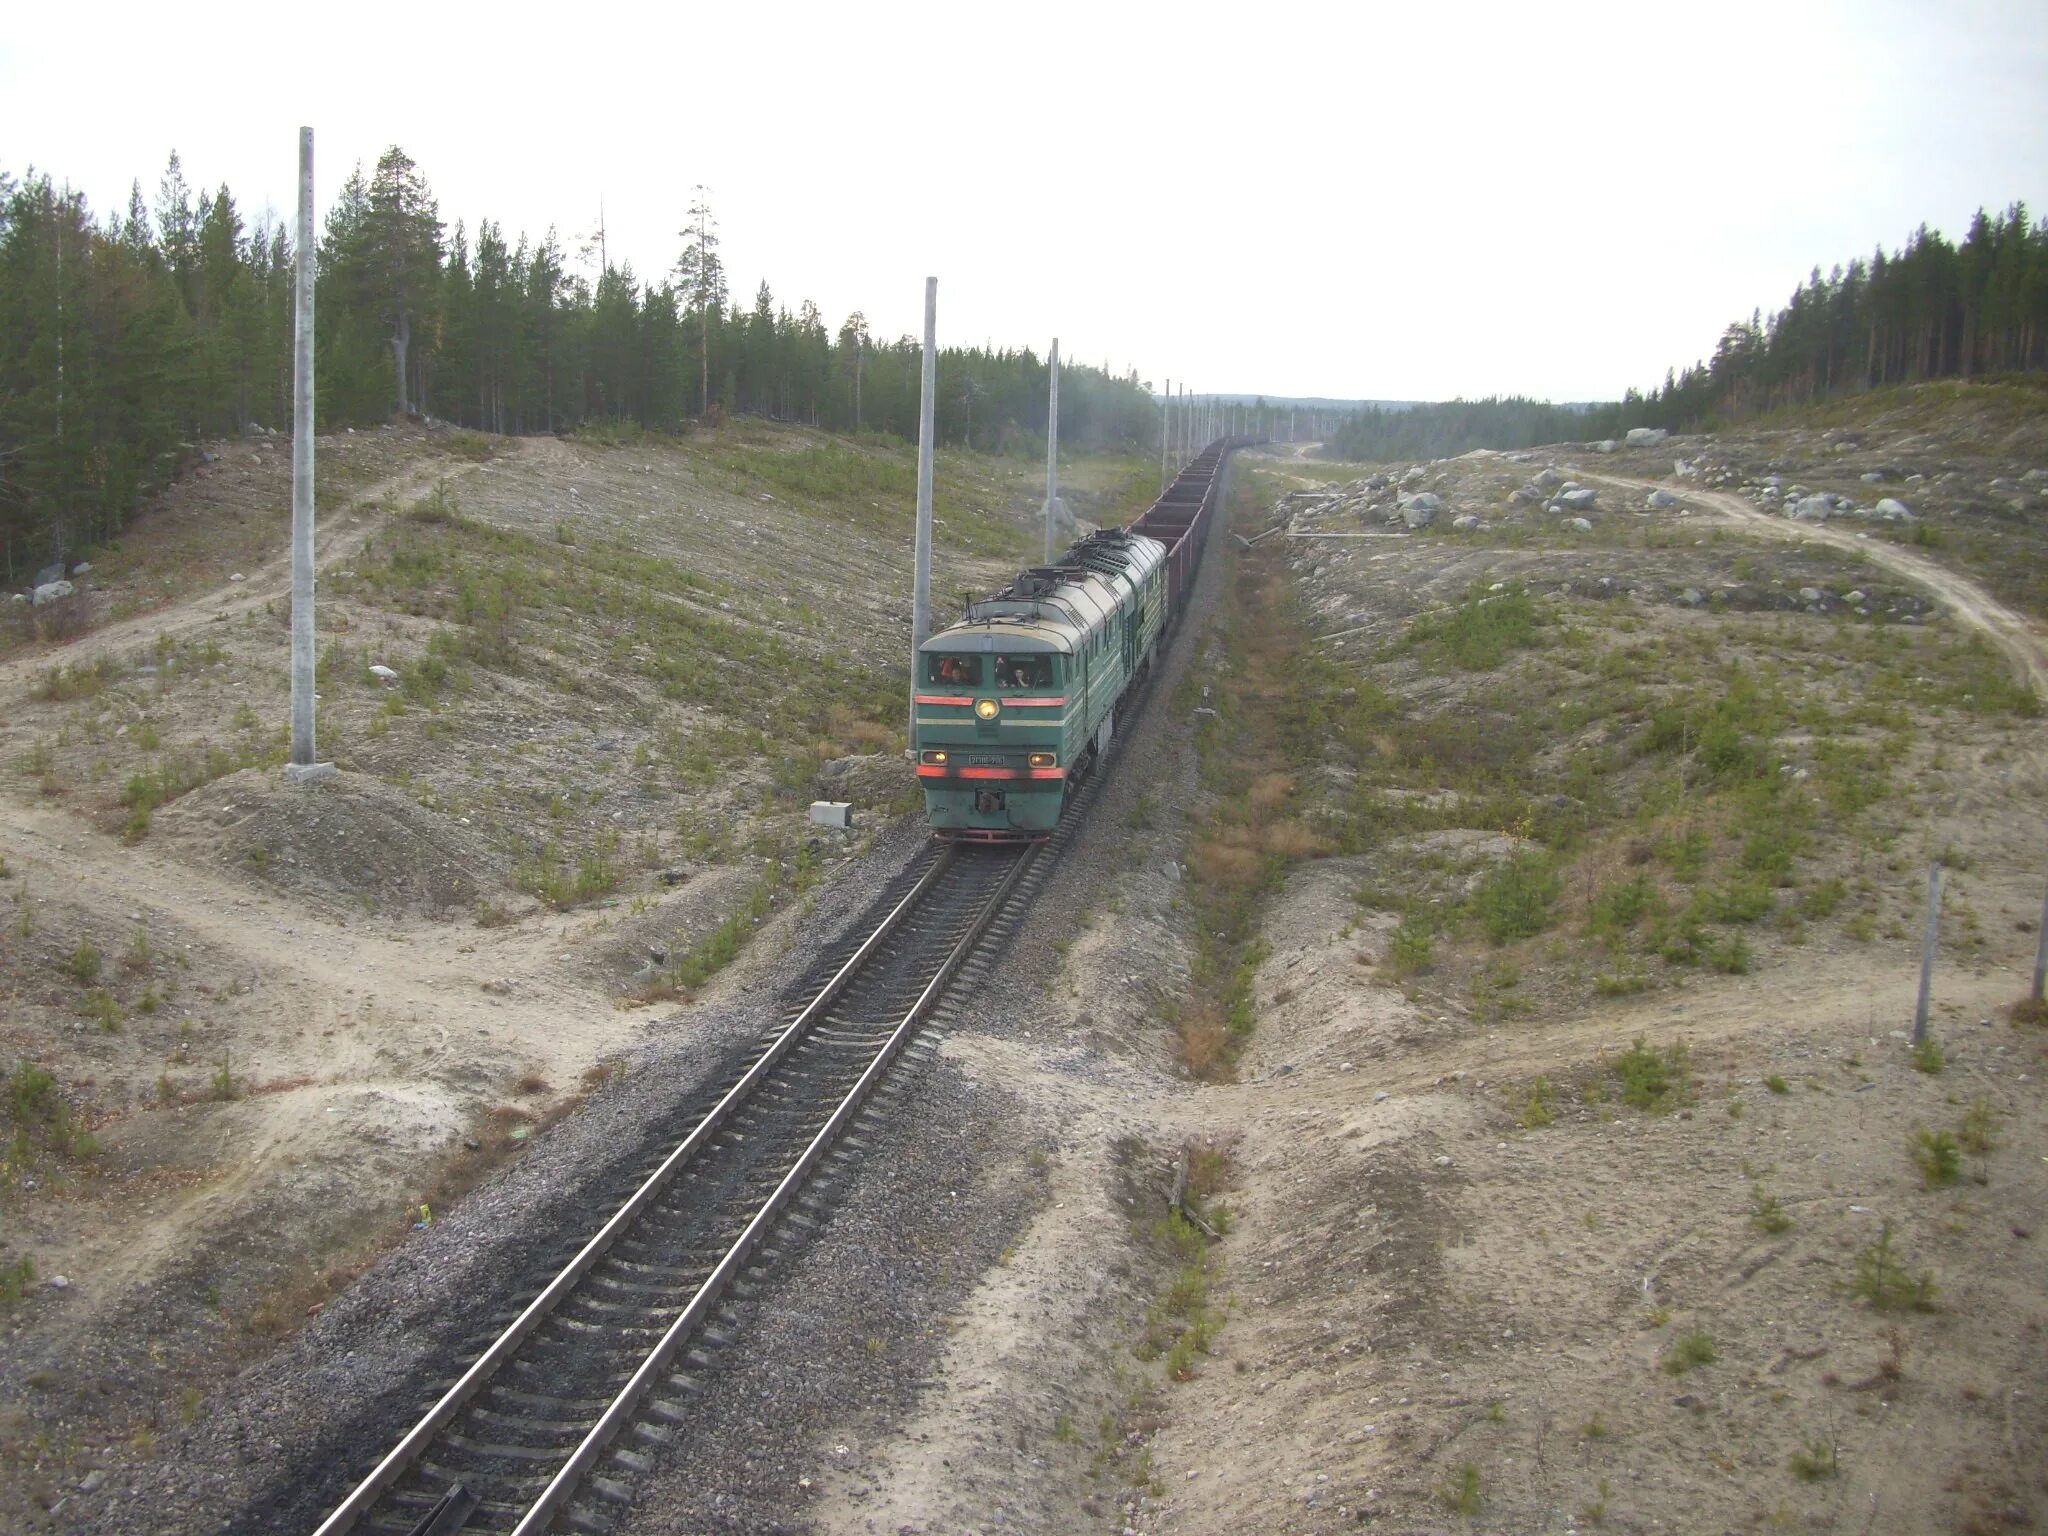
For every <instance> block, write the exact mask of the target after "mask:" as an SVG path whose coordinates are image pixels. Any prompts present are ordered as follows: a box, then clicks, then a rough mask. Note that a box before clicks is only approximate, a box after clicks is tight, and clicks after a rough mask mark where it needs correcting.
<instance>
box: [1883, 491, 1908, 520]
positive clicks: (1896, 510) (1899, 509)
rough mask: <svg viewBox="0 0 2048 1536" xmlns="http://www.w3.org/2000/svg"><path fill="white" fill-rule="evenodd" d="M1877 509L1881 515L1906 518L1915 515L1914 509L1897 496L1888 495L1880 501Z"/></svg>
mask: <svg viewBox="0 0 2048 1536" xmlns="http://www.w3.org/2000/svg"><path fill="white" fill-rule="evenodd" d="M1875 511H1876V512H1877V515H1878V516H1879V517H1888V518H1905V517H1911V516H1912V515H1913V512H1912V509H1911V508H1909V507H1908V506H1907V505H1906V504H1905V503H1904V502H1903V501H1900V500H1898V499H1897V498H1896V497H1892V496H1887V497H1885V498H1884V500H1882V501H1880V502H1879V503H1878V504H1877V506H1876V508H1875Z"/></svg>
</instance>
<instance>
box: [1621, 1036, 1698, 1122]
mask: <svg viewBox="0 0 2048 1536" xmlns="http://www.w3.org/2000/svg"><path fill="white" fill-rule="evenodd" d="M1613 1071H1614V1075H1615V1076H1616V1077H1618V1078H1620V1079H1621V1098H1622V1102H1623V1103H1624V1104H1629V1105H1632V1106H1633V1107H1635V1108H1637V1109H1641V1110H1646V1111H1648V1112H1649V1113H1650V1114H1653V1115H1661V1114H1663V1113H1665V1112H1666V1111H1667V1110H1670V1109H1672V1108H1675V1107H1676V1106H1677V1105H1679V1104H1682V1103H1684V1102H1685V1097H1686V1092H1687V1089H1688V1086H1689V1084H1690V1081H1691V1075H1692V1068H1691V1062H1690V1059H1689V1058H1688V1055H1687V1052H1686V1049H1685V1043H1684V1042H1683V1041H1677V1042H1674V1043H1673V1044H1672V1045H1671V1046H1670V1047H1669V1048H1667V1049H1665V1050H1663V1051H1659V1050H1656V1049H1654V1048H1653V1047H1652V1046H1651V1045H1650V1044H1649V1043H1648V1042H1647V1041H1645V1040H1644V1039H1643V1037H1642V1036H1641V1035H1638V1036H1636V1038H1635V1043H1634V1044H1632V1045H1631V1046H1629V1048H1628V1049H1627V1050H1625V1051H1623V1052H1622V1053H1621V1054H1620V1055H1619V1056H1617V1057H1615V1058H1614V1062H1613Z"/></svg>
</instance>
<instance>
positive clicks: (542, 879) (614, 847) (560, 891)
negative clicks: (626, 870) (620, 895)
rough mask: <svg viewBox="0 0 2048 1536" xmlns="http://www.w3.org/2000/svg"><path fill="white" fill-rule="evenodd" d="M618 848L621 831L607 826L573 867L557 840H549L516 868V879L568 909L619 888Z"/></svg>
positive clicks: (523, 886)
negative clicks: (558, 845) (618, 831)
mask: <svg viewBox="0 0 2048 1536" xmlns="http://www.w3.org/2000/svg"><path fill="white" fill-rule="evenodd" d="M618 850H619V834H618V833H617V832H615V831H613V830H611V829H609V828H607V829H606V830H605V831H603V832H601V833H599V834H598V837H597V840H596V841H595V842H594V843H592V844H591V846H590V847H588V848H587V849H585V850H584V851H583V853H582V854H580V855H579V856H578V857H577V859H576V862H575V864H574V866H573V867H572V866H571V865H570V864H568V863H567V862H566V861H565V860H564V858H563V855H562V852H561V850H560V849H559V848H558V847H557V846H556V845H555V844H553V843H547V844H545V845H543V846H542V848H541V849H540V851H539V852H538V853H536V854H535V855H534V856H533V857H532V858H530V859H527V860H524V861H523V862H521V863H520V864H519V865H517V866H516V867H515V868H514V869H513V872H512V883H513V884H514V885H515V886H517V887H518V888H519V889H520V890H522V891H525V892H526V893H527V894H528V895H529V896H537V897H539V898H540V899H541V900H542V901H544V902H546V903H547V904H548V905H549V906H551V907H553V908H554V909H555V910H556V911H558V912H566V911H568V910H569V909H570V908H571V907H574V906H577V905H580V904H581V903H583V902H586V901H591V900H594V899H595V898H597V897H599V896H607V895H610V894H611V892H613V891H615V890H617V889H618V885H619V865H618Z"/></svg>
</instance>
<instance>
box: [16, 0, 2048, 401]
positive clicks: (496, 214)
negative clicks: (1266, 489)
mask: <svg viewBox="0 0 2048 1536" xmlns="http://www.w3.org/2000/svg"><path fill="white" fill-rule="evenodd" d="M298 14H301V13H295V12H293V11H292V10H290V9H288V8H283V7H278V6H276V5H265V6H261V7H256V6H248V7H237V6H223V5H207V4H204V3H199V0H194V3H189V4H181V5H162V4H152V5H150V6H147V7H144V8H138V9H136V10H135V11H134V12H133V13H132V14H127V13H125V8H124V7H121V6H105V5H100V6H90V7H86V6H79V7H75V8H74V7H71V6H64V5H59V6H49V7H36V8H34V10H33V11H30V10H27V9H24V10H23V11H22V12H21V13H19V14H17V15H16V16H15V18H14V19H13V20H12V21H10V22H9V23H8V26H7V34H6V36H5V37H4V39H0V169H6V170H9V171H12V172H14V173H15V174H16V175H19V174H20V173H21V172H22V171H23V170H24V169H25V168H26V167H27V166H29V165H31V164H33V165H34V166H36V167H37V168H38V169H42V170H47V171H49V172H50V173H52V174H53V175H54V176H56V177H58V178H59V179H68V180H69V181H70V182H71V183H72V184H73V185H74V186H76V187H79V188H82V189H83V190H84V191H85V192H86V193H87V195H88V196H89V197H90V199H91V201H92V203H93V206H94V208H95V210H98V211H104V210H105V209H106V208H108V207H110V206H112V205H114V204H116V203H118V202H123V201H125V199H126V196H127V191H128V185H129V182H130V181H131V180H132V179H134V178H137V177H139V178H141V181H142V184H143V189H144V192H145V195H149V196H152V197H153V195H154V192H155V187H156V181H157V178H158V176H159V175H160V173H161V171H162V169H163V165H164V161H165V158H166V156H167V155H168V153H169V151H170V150H171V149H173V148H176V149H177V150H178V151H179V152H180V154H181V155H182V157H183V159H184V163H185V168H186V174H187V177H188V179H189V180H191V181H192V182H194V183H195V184H204V185H217V184H218V183H220V182H222V181H225V182H227V183H228V185H229V186H230V187H231V188H232V190H233V192H234V194H235V196H236V199H237V201H238V202H239V204H240V206H241V208H242V210H243V213H244V215H245V216H246V217H248V218H249V219H250V221H251V222H254V220H255V218H256V217H257V216H258V215H260V214H261V213H262V212H263V210H264V209H265V207H266V205H267V206H268V207H269V208H270V209H272V210H273V211H274V212H275V213H276V214H278V215H279V216H281V217H289V214H290V210H291V207H292V204H293V201H294V199H295V197H296V190H295V182H294V171H295V164H294V156H295V153H296V139H297V135H296V130H297V128H298V125H299V124H300V123H302V122H304V123H310V124H311V125H312V126H313V127H314V129H315V131H316V135H317V140H318V153H319V162H320V164H319V182H320V189H319V190H320V197H321V206H322V209H323V211H324V208H325V206H326V202H327V200H328V199H329V198H330V197H331V195H332V194H333V192H334V190H335V189H336V188H337V187H338V186H339V185H340V183H341V182H342V180H343V179H344V178H345V177H346V176H347V174H348V171H349V169H350V168H351V167H352V166H353V165H354V164H356V163H357V162H359V161H360V162H362V163H363V164H364V166H365V168H366V169H367V168H368V167H369V166H370V165H371V164H372V163H374V161H375V159H376V157H377V155H378V153H379V152H380V151H381V150H383V149H384V147H385V146H387V145H389V144H393V143H396V144H399V145H402V146H403V147H404V148H405V150H406V151H407V152H408V153H409V154H411V155H412V157H413V158H414V159H415V160H416V161H417V162H418V163H419V165H420V167H421V169H422V171H423V172H424V173H425V175H426V177H427V179H428V181H429V183H430V185H431V186H432V188H433V190H434V192H435V193H436V194H437V196H438V197H439V200H440V206H441V213H442V217H443V218H444V219H445V220H446V221H447V223H448V224H449V226H450V227H451V229H452V227H453V225H454V223H455V221H456V220H457V219H462V220H466V221H467V222H468V223H469V225H470V226H471V228H472V229H474V227H475V224H476V222H477V220H478V219H480V218H484V217H490V218H495V219H497V220H498V221H499V222H500V223H501V224H503V225H504V226H505V227H506V229H507V230H508V232H516V231H519V230H525V231H528V232H530V233H532V234H535V235H538V234H540V233H541V232H543V231H544V230H546V229H547V228H548V226H550V225H553V226H555V227H556V228H557V229H558V230H559V232H560V236H561V239H562V243H563V244H564V246H566V247H570V248H572V249H573V248H574V247H575V246H576V245H577V244H578V243H579V239H580V237H581V236H583V235H584V234H586V233H587V232H589V231H590V230H592V229H593V228H594V227H595V225H596V223H597V217H598V207H599V201H600V199H602V202H603V207H604V210H605V218H606V221H607V224H608V227H609V235H610V244H611V251H612V256H613V260H614V261H619V260H622V259H623V260H626V261H630V262H631V263H632V266H633V269H634V271H635V272H636V273H637V274H638V275H640V276H641V277H642V278H654V277H659V276H660V275H661V274H663V273H665V272H666V271H667V270H668V269H669V267H670V266H671V265H672V264H673V262H674V260H675V257H676V253H677V250H678V247H679V240H678V238H677V234H676V231H677V230H678V229H680V227H681V226H682V223H683V212H684V209H685V208H686V207H687V205H688V203H689V200H690V189H691V186H692V184H694V183H697V182H703V183H705V184H707V185H708V186H709V187H710V188H711V196H712V201H713V204H714V206H715V208H716V211H717V214H718V218H719V222H720V225H721V233H722V236H723V239H724V247H723V255H724V258H725V261H726V266H727V272H728V276H729V278H730V279H731V282H732V289H733V293H734V296H735V297H736V298H745V299H747V300H749V301H750V300H751V298H752V295H753V291H754V288H755V285H756V284H757V283H759V282H760V281H761V279H763V278H766V279H767V280H768V282H769V284H770V285H771V287H772V288H773V290H774V293H775V296H776V298H777V300H778V301H780V302H782V303H785V304H788V305H789V306H790V307H792V308H793V307H794V306H795V305H796V303H797V302H798V301H800V300H802V299H806V298H809V299H812V300H815V301H816V302H817V304H818V305H819V306H820V308H821V309H822V310H823V311H824V313H825V315H826V318H827V321H828V323H830V324H831V325H832V326H834V327H835V328H836V327H837V325H838V324H839V322H840V321H841V320H842V319H843V318H844V317H845V316H846V314H847V313H848V312H849V311H850V310H853V309H855V308H860V309H864V310H865V311H866V313H867V315H868V318H869V321H870V323H871V325H872V326H873V328H874V329H875V330H876V331H877V332H879V333H881V334H884V335H895V334H901V333H904V332H909V331H913V330H915V329H917V328H918V327H919V325H920V324H921V318H920V317H921V304H922V298H923V280H924V277H925V274H926V273H928V272H929V273H936V274H937V275H938V277H939V327H940V336H941V339H942V340H943V341H946V342H960V343H967V342H980V341H992V342H994V343H997V344H998V345H1010V346H1023V345H1029V346H1033V347H1035V348H1038V349H1041V350H1042V349H1043V347H1044V346H1045V343H1046V341H1047V340H1048V339H1049V338H1050V337H1052V336H1054V335H1058V336H1059V337H1060V338H1061V341H1062V350H1063V352H1064V353H1065V354H1066V355H1067V356H1069V357H1078V358H1079V359H1080V360H1083V361H1087V362H1106V363H1108V364H1109V365H1110V366H1111V367H1113V368H1115V369H1118V370H1122V369H1124V368H1126V367H1132V366H1135V367H1136V368H1137V369H1138V371H1139V373H1140V376H1141V377H1143V378H1145V379H1147V380H1149V381H1151V382H1152V383H1153V384H1154V385H1157V384H1158V383H1159V382H1160V381H1161V380H1163V379H1165V378H1167V377H1171V378H1173V379H1175V380H1185V381H1188V382H1191V383H1192V384H1193V385H1195V386H1196V387H1199V388H1210V389H1217V390H1229V391H1266V392H1270V393H1274V394H1295V395H1306V394H1321V395H1332V396H1344V397H1359V396H1364V397H1377V398H1393V399H1410V398H1425V399H1435V398H1448V397H1450V396H1452V395H1457V394H1464V395H1468V396H1471V395H1483V394H1488V393H1493V392H1515V393H1522V394H1530V395H1537V396H1547V397H1550V398H1554V399H1561V400H1563V399H1572V400H1576V399H1602V398H1613V397H1614V396H1616V395H1618V394H1619V393H1620V392H1621V390H1622V389H1623V388H1624V387H1626V386H1628V385H1631V384H1634V385H1641V386H1650V385H1654V384H1656V383H1657V382H1659V381H1661V379H1662V378H1663V375H1664V370H1665V368H1666V367H1667V366H1669V365H1671V364H1674V363H1677V364H1683V363H1685V362H1688V361H1690V360H1693V359H1695V358H1698V357H1700V356H1702V355H1704V354H1706V353H1708V352H1709V351H1711V349H1712V347H1713V343H1714V340H1715V338H1716V337H1717V336H1718V335H1719V333H1720V331H1721V328H1722V327H1723V326H1724V325H1725V324H1726V323H1727V322H1728V321H1729V320H1731V319H1734V318H1737V317H1739V316H1747V315H1748V313H1749V312H1750V310H1751V309H1752V308H1755V307H1757V306H1762V307H1763V308H1764V309H1765V310H1766V311H1769V310H1770V309H1771V308H1772V307H1774V306H1776V305H1778V304H1781V303H1782V302H1783V301H1784V299H1785V298H1786V297H1787V295H1788V294H1789V293H1790V292H1791V290H1792V288H1793V287H1794V286H1795V285H1796V284H1797V283H1798V281H1799V280H1800V279H1801V278H1802V277H1803V276H1804V275H1805V274H1806V272H1807V270H1808V269H1809V268H1811V267H1812V266H1813V265H1814V264H1815V263H1816V262H1818V263H1822V264H1823V265H1828V264H1832V263H1834V262H1836V261H1839V260H1843V259H1846V258H1848V257H1849V256H1851V255H1855V254H1859V253H1860V254H1866V255H1867V254H1868V252H1869V251H1870V250H1871V248H1872V247H1873V246H1875V245H1877V244H1880V243H1881V244H1883V245H1885V246H1886V247H1887V248H1893V247H1896V246H1897V245H1899V244H1900V243H1901V242H1902V241H1903V239H1904V238H1905V236H1906V235H1907V233H1908V232H1909V231H1910V230H1911V229H1912V228H1913V227H1914V226H1915V225H1917V224H1919V223H1921V222H1922V221H1925V222H1927V223H1929V224H1932V225H1934V226H1935V227H1937V228H1939V229H1942V230H1944V231H1945V232H1947V233H1949V234H1950V235H1951V236H1952V237H1959V236H1960V235H1961V234H1962V232H1963V230H1964V228H1965V227H1966V225H1967V222H1968V219H1969V217H1970V214H1971V213H1972V211H1973V210H1975V209H1976V208H1977V207H1978V206H1980V205H1985V206H1989V207H1992V208H1994V209H1996V208H2001V207H2003V206H2004V205H2005V204H2007V203H2009V202H2011V201H2012V200H2014V199H2024V200H2025V201H2026V202H2027V203H2028V205H2029V207H2030V208H2032V209H2033V210H2034V211H2035V213H2036V215H2037V216H2038V215H2040V214H2043V213H2048V5H2044V3H2043V0H2010V3H1998V0H1924V3H1919V0H1855V3H1846V0H1845V3H1807V0H1769V3H1757V0H1713V3H1711V4H1704V5H1690V6H1684V7H1676V6H1670V7H1667V6H1659V5H1655V4H1644V3H1642V0H1634V3H1629V4H1575V3H1570V0H1556V3H1550V4H1531V3H1528V0H1516V3H1513V4H1507V5H1498V6H1495V5H1456V4H1450V3H1439V4H1434V5H1423V4H1401V5H1398V6H1396V5H1391V4H1380V3H1372V0H1354V3H1352V4H1347V5H1332V6H1327V7H1325V6H1307V5H1287V4H1284V3H1283V4H1272V3H1268V4H1264V5H1247V4H1237V5H1231V6H1228V7H1217V8H1211V7H1207V6H1203V5H1199V4H1186V3H1183V4H1177V5H1158V6H1145V7H1138V6H1126V5H1120V4H1116V3H1114V0H1097V3H1093V4H1083V5H1064V4H1045V3H1040V4H1034V5H1028V6H1027V5H1004V6H974V5H962V4H957V3H954V4H945V5H932V6H911V5H899V4H892V3H888V0H869V3H864V4H845V3H840V4H834V5H828V6H817V7H812V6H806V5H799V4H792V3H783V4H777V5H774V6H769V7H742V6H721V7H718V8H716V10H715V11H714V10H713V9H712V8H710V7H703V6H690V5H680V6H679V5H673V4H667V5H660V6H650V7H646V8H644V9H643V8H636V7H633V6H630V5H628V6H617V5H606V6H582V7H579V6H562V5H549V6H546V7H535V8H533V9H532V10H530V11H529V10H526V9H523V8H522V7H518V6H496V7H484V6H465V7H463V8H462V16H463V19H462V20H459V21H458V20H454V19H449V17H448V16H447V15H445V14H444V8H440V7H426V6H420V7H390V6H384V7H378V6H371V7H352V8H348V9H346V10H343V9H342V8H339V7H333V6H321V7H314V8H312V9H310V10H308V11H307V12H304V13H302V14H305V15H308V16H319V17H321V18H323V19H321V20H317V21H304V22H301V21H299V20H297V19H296V16H297V15H298ZM325 18H332V19H325ZM294 68H303V69H304V70H305V72H306V73H307V75H308V76H309V79H308V80H307V81H306V83H304V84H300V83H298V82H296V81H295V80H294V79H293V78H292V77H291V71H292V70H293V69H294Z"/></svg>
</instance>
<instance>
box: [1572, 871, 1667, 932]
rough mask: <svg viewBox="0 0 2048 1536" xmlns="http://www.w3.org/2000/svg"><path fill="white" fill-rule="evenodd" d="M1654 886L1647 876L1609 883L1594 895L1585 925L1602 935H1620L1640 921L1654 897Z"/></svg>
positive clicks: (1655, 891) (1655, 892)
mask: <svg viewBox="0 0 2048 1536" xmlns="http://www.w3.org/2000/svg"><path fill="white" fill-rule="evenodd" d="M1656 895H1657V888H1656V887H1655V886H1654V885H1652V884H1651V883H1650V879H1649V877H1648V876H1647V875H1637V876H1636V877H1635V878H1634V879H1631V880H1625V881H1623V882H1622V883H1621V884H1619V885H1610V886H1608V887H1607V888H1606V889H1605V890H1603V891H1601V892H1600V894H1599V895H1597V896H1595V897H1594V898H1593V905H1592V907H1591V909H1590V910H1589V911H1588V912H1587V914H1586V927H1587V928H1588V929H1589V930H1590V931H1591V932H1593V933H1595V934H1598V935H1600V936H1602V937H1605V938H1620V937H1621V936H1622V935H1623V934H1625V933H1627V932H1628V931H1629V930H1630V929H1631V928H1634V927H1635V926H1636V924H1638V923H1639V922H1641V921H1642V920H1643V918H1644V916H1645V915H1646V914H1647V913H1648V912H1649V911H1650V909H1651V907H1652V905H1653V903H1654V902H1655V900H1656Z"/></svg>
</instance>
